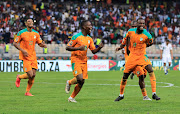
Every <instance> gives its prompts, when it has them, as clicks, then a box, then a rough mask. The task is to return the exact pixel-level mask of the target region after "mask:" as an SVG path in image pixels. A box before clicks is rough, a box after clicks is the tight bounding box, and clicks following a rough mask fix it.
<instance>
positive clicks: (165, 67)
mask: <svg viewBox="0 0 180 114" xmlns="http://www.w3.org/2000/svg"><path fill="white" fill-rule="evenodd" d="M163 68H164V73H165V75H167V66H166V63H164V66H163Z"/></svg>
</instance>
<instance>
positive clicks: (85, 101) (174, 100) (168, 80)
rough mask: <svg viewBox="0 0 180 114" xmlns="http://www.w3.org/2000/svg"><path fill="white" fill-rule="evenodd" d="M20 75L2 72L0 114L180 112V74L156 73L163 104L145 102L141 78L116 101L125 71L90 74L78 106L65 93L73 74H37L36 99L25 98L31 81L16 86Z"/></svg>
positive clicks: (132, 83)
mask: <svg viewBox="0 0 180 114" xmlns="http://www.w3.org/2000/svg"><path fill="white" fill-rule="evenodd" d="M16 74H17V73H2V72H1V73H0V113H1V114H3V113H5V114H6V113H7V114H9V113H13V114H14V113H22V114H27V113H50V114H55V113H58V114H59V113H61V114H64V113H65V114H66V113H67V114H68V113H71V114H72V113H73V114H75V113H81V114H85V113H86V114H94V113H107V114H123V113H128V114H129V113H130V114H131V113H133V114H134V113H137V114H141V113H142V114H160V113H161V114H166V113H171V114H178V113H180V83H179V80H180V76H179V71H169V74H168V75H164V72H163V71H155V74H156V79H157V95H158V96H159V97H161V100H160V101H155V100H152V101H143V100H142V98H143V97H142V94H141V91H140V89H139V86H138V78H137V77H136V76H135V77H134V80H131V79H130V78H129V79H128V82H127V86H126V88H125V93H124V95H125V98H124V100H122V101H120V102H114V99H115V98H117V97H118V95H119V84H120V79H121V77H122V71H121V72H120V71H109V72H88V75H89V79H88V80H86V81H85V84H84V86H83V88H82V90H81V91H80V93H79V94H78V95H77V96H76V100H77V102H78V103H69V102H68V101H67V99H68V97H69V96H70V94H71V93H72V91H73V89H74V85H73V86H71V92H70V94H66V93H65V91H64V88H65V82H66V80H68V79H72V78H73V75H72V73H71V72H37V75H36V78H35V83H34V85H33V87H32V89H31V93H32V94H33V95H35V96H34V97H27V96H24V93H25V90H26V86H27V80H25V79H24V80H21V85H20V87H19V88H16V87H15V83H14V82H15V79H16ZM145 82H146V89H147V93H148V96H149V97H150V98H151V97H152V92H151V87H150V81H149V75H148V76H147V78H146V79H145Z"/></svg>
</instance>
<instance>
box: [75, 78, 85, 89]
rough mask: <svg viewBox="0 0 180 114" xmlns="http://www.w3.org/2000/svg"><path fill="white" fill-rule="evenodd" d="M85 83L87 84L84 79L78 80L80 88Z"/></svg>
mask: <svg viewBox="0 0 180 114" xmlns="http://www.w3.org/2000/svg"><path fill="white" fill-rule="evenodd" d="M84 82H85V81H84V79H78V80H77V83H78V85H79V87H82V86H83V84H84Z"/></svg>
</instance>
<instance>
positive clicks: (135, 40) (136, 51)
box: [115, 18, 160, 101]
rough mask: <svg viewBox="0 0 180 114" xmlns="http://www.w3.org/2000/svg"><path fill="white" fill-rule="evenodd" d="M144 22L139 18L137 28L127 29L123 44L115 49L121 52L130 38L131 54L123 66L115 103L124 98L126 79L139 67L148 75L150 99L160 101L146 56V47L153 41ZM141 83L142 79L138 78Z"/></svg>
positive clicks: (153, 75)
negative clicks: (150, 90)
mask: <svg viewBox="0 0 180 114" xmlns="http://www.w3.org/2000/svg"><path fill="white" fill-rule="evenodd" d="M144 26H145V21H144V19H142V18H139V19H138V21H137V28H132V29H129V31H128V33H127V34H126V36H125V38H124V39H123V43H122V45H121V46H120V47H119V48H116V51H118V50H121V49H122V48H123V47H124V45H125V44H126V42H127V41H126V40H127V39H128V37H129V38H130V50H131V53H130V55H129V58H128V60H127V62H126V64H125V70H124V75H123V78H122V80H121V84H120V95H119V96H118V98H116V99H115V101H120V100H122V99H123V98H124V88H125V86H126V83H127V79H128V77H129V75H130V73H131V72H132V71H133V69H134V68H135V67H136V66H141V67H143V68H145V69H146V70H147V71H148V73H149V75H150V81H151V88H152V92H153V95H152V98H153V99H156V100H160V98H159V97H158V96H157V95H156V78H155V74H154V72H153V70H152V65H151V62H150V60H149V59H148V58H147V56H146V55H145V54H146V46H147V47H148V46H151V45H152V44H153V39H152V36H151V34H149V33H148V32H147V31H146V30H145V29H144ZM140 78H141V80H142V81H143V77H142V76H141V77H140Z"/></svg>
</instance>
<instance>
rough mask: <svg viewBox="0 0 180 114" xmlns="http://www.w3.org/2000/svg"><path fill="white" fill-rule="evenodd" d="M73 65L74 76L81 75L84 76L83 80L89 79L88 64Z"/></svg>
mask: <svg viewBox="0 0 180 114" xmlns="http://www.w3.org/2000/svg"><path fill="white" fill-rule="evenodd" d="M71 64H72V70H73V75H74V76H77V75H79V74H82V75H83V79H88V74H87V63H77V62H76V63H71Z"/></svg>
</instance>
